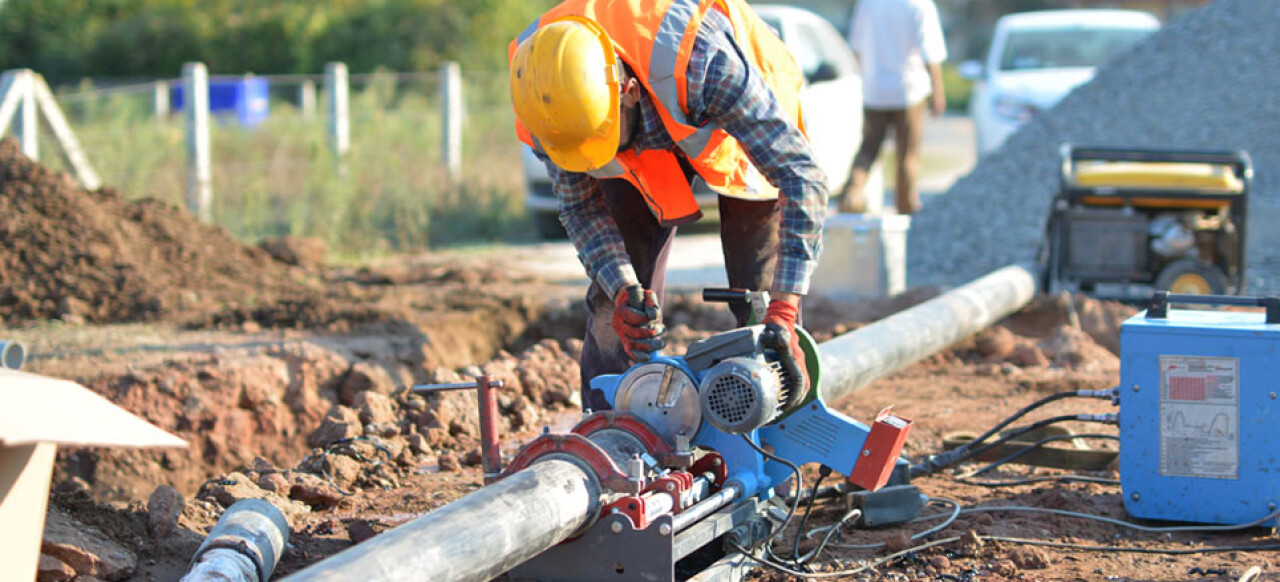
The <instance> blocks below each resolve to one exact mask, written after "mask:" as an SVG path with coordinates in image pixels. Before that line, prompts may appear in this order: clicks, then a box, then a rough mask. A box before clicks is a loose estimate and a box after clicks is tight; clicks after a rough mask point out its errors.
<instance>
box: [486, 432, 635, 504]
mask: <svg viewBox="0 0 1280 582" xmlns="http://www.w3.org/2000/svg"><path fill="white" fill-rule="evenodd" d="M554 453H559V454H562V455H565V456H569V457H573V458H575V459H578V460H580V461H582V462H583V463H584V464H586V465H587V466H588V467H590V469H591V470H592V471H593V472H595V474H596V478H597V479H599V480H600V484H601V485H602V486H604V487H605V488H606V489H608V490H610V491H614V492H617V493H623V494H627V495H636V494H638V493H640V490H641V486H640V483H639V482H638V481H632V480H630V479H627V476H626V474H625V473H623V472H622V470H621V469H619V468H618V465H616V464H615V463H614V462H613V459H611V458H609V455H608V453H605V452H604V449H602V448H600V445H597V444H595V443H593V442H591V441H589V440H587V437H584V436H582V435H580V434H574V433H567V434H544V435H542V436H540V437H538V438H536V439H534V440H533V441H532V442H530V443H529V444H527V445H525V446H524V448H522V449H520V452H518V453H516V456H515V458H513V459H511V463H509V464H508V465H507V468H506V470H505V471H503V472H502V475H501V476H499V479H501V478H503V477H506V476H507V475H510V474H512V473H515V472H516V471H520V470H523V469H525V468H526V467H528V466H529V465H532V464H533V463H534V462H535V461H537V460H538V458H539V457H542V456H545V455H549V454H554Z"/></svg>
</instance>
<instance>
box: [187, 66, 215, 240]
mask: <svg viewBox="0 0 1280 582" xmlns="http://www.w3.org/2000/svg"><path fill="white" fill-rule="evenodd" d="M182 99H183V101H184V103H183V107H184V108H185V109H186V125H187V208H188V209H189V210H190V211H191V213H192V214H195V215H196V217H197V218H198V219H199V220H200V222H211V221H212V220H213V208H212V206H213V188H212V185H211V184H210V182H211V180H212V174H213V170H212V166H211V165H210V159H209V70H208V69H207V68H206V67H205V66H204V63H200V62H191V63H187V64H185V65H182Z"/></svg>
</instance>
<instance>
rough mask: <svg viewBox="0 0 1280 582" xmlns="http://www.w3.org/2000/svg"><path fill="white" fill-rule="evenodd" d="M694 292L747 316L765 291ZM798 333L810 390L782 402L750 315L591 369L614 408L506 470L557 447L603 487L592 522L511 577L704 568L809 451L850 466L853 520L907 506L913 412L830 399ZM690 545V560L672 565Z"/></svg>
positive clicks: (747, 535) (760, 512) (779, 369)
mask: <svg viewBox="0 0 1280 582" xmlns="http://www.w3.org/2000/svg"><path fill="white" fill-rule="evenodd" d="M703 297H704V299H707V300H711V301H726V302H727V301H744V302H747V303H748V304H750V306H751V307H752V310H753V313H754V314H755V315H756V319H757V320H759V319H761V318H763V312H764V309H765V305H767V303H768V299H767V295H765V294H764V293H759V292H747V291H737V290H710V289H709V290H706V291H704V294H703ZM797 332H798V333H800V334H801V338H802V339H801V345H802V348H803V349H804V351H805V352H806V354H807V356H808V357H807V358H806V363H807V365H808V371H809V380H810V386H812V387H813V388H812V389H811V390H809V392H808V395H807V396H805V397H804V398H803V400H801V401H800V402H791V403H790V406H787V404H788V399H790V398H791V395H789V394H788V389H787V386H788V385H789V383H788V378H787V374H788V372H787V368H786V367H785V366H784V365H782V364H781V363H780V362H779V354H778V353H777V350H776V349H775V348H771V347H770V345H771V342H770V341H768V338H767V337H766V334H768V333H769V331H768V330H767V329H766V328H765V326H760V325H755V326H749V327H745V328H740V329H736V330H732V331H728V332H724V333H721V334H718V335H715V336H712V337H710V338H707V339H705V340H702V341H699V342H695V343H694V344H692V345H691V346H690V347H689V349H688V350H687V352H686V353H685V355H684V356H682V357H670V356H661V355H659V356H655V357H653V358H651V359H650V360H649V361H648V362H643V363H639V364H636V365H635V366H633V367H631V368H630V369H629V370H627V371H626V372H625V373H623V374H619V375H605V376H600V377H597V378H595V379H593V380H592V382H591V387H592V389H594V390H599V391H600V392H601V393H603V394H604V395H605V397H606V399H607V400H608V401H609V402H610V403H611V404H612V406H613V409H612V410H610V411H606V412H596V413H594V414H591V415H588V416H586V417H585V418H584V420H583V421H582V422H580V423H579V424H578V425H577V426H576V427H575V428H574V429H573V430H572V432H570V433H567V434H564V433H561V434H554V433H548V434H544V435H542V436H541V437H539V438H538V439H535V440H534V441H532V442H530V443H528V444H527V445H526V446H525V447H524V448H522V449H521V450H520V452H519V453H517V455H516V456H515V458H514V459H513V460H512V461H511V463H510V464H509V465H508V466H507V468H506V470H505V471H504V472H503V475H510V474H513V473H515V472H517V471H520V470H521V469H523V468H525V467H528V466H530V465H532V464H533V463H535V462H538V461H541V460H546V459H560V460H566V461H570V462H573V463H575V464H578V465H580V466H582V467H585V468H586V469H587V470H585V471H584V472H585V473H587V474H589V475H592V476H594V478H595V479H597V480H598V482H599V485H600V489H601V490H603V491H611V492H612V493H611V494H610V495H607V496H605V498H604V499H603V500H602V501H601V507H599V508H598V509H599V511H598V512H596V515H597V516H598V517H596V518H595V519H594V520H593V523H592V524H591V525H590V526H589V527H587V528H586V529H585V530H584V531H582V532H581V533H580V534H579V535H577V536H576V537H575V538H574V539H571V540H569V541H567V542H565V543H563V544H560V545H558V546H555V547H553V548H551V549H550V550H548V551H546V552H543V553H541V554H539V555H538V556H536V557H534V558H533V559H531V560H529V561H528V562H525V563H524V564H522V565H520V566H518V567H517V568H515V569H513V570H511V571H510V572H509V573H508V574H507V576H508V579H510V580H559V581H564V580H583V581H586V580H604V579H609V580H675V579H677V576H679V579H683V578H684V576H683V575H679V574H677V571H678V570H681V569H682V567H683V568H689V567H692V568H693V569H694V571H701V572H703V573H704V574H705V573H706V570H710V569H711V568H708V567H707V564H712V563H714V562H715V561H716V560H719V559H720V558H721V557H722V556H724V555H725V554H726V551H725V550H726V549H729V548H732V547H733V546H736V547H738V548H755V547H759V546H762V545H764V544H767V541H768V540H769V539H771V538H772V537H773V535H774V532H777V531H778V529H779V528H780V527H781V526H780V524H781V523H782V522H784V521H785V515H786V513H787V512H786V510H785V509H783V505H784V504H782V503H780V502H779V501H780V496H779V495H778V492H777V491H776V488H777V487H778V486H779V485H780V484H782V483H783V482H784V481H785V480H786V479H788V478H789V477H791V476H792V474H793V472H794V471H796V470H797V469H796V467H799V466H802V465H804V464H806V463H819V464H821V465H823V466H825V467H827V468H829V469H831V470H833V471H835V472H838V473H840V474H842V475H845V476H847V477H848V483H849V486H848V487H847V489H848V490H849V491H853V493H849V494H848V497H847V501H849V503H851V504H855V505H858V506H859V507H860V508H861V509H862V516H863V517H862V521H860V522H859V523H860V524H861V525H864V526H870V525H887V524H889V523H899V522H904V521H908V520H910V519H912V518H914V517H916V515H918V514H919V510H920V508H921V507H922V506H923V498H922V497H921V495H920V492H919V490H918V489H917V488H916V487H914V486H911V485H909V484H907V483H906V480H907V473H908V466H907V463H906V462H905V461H904V460H901V459H899V455H900V453H901V450H902V445H903V443H904V442H905V440H906V436H907V432H908V430H909V428H910V422H909V421H906V420H904V419H901V418H899V417H896V416H893V415H892V414H889V413H887V411H886V412H885V413H882V414H881V415H879V416H878V417H877V419H876V421H875V422H874V423H873V424H872V425H871V426H868V425H866V424H863V423H861V422H858V421H855V420H853V419H850V418H848V417H846V416H844V415H842V414H840V413H839V412H836V411H834V410H831V409H829V408H827V406H826V404H825V403H824V402H823V401H822V400H821V398H819V397H818V393H819V390H818V389H817V386H818V381H819V379H820V371H819V369H818V366H819V358H818V354H817V349H816V347H817V346H816V344H815V343H814V342H813V340H812V338H810V337H809V336H808V334H807V333H805V332H804V330H802V329H800V328H797ZM774 345H776V343H775V344H774ZM784 345H785V344H784ZM886 485H887V486H886ZM794 494H795V495H799V494H800V492H799V491H796V492H794ZM706 550H711V551H710V552H707V551H706ZM695 552H697V554H696V555H694V554H695ZM708 553H710V554H712V555H711V556H709V557H708V556H705V555H704V554H708ZM690 556H692V557H691V558H690V559H691V560H693V561H697V562H700V564H699V565H697V566H682V567H678V566H677V563H678V562H680V561H681V560H682V559H684V558H686V557H690ZM704 569H706V570H704ZM699 579H703V578H699ZM708 579H717V578H715V577H713V578H708Z"/></svg>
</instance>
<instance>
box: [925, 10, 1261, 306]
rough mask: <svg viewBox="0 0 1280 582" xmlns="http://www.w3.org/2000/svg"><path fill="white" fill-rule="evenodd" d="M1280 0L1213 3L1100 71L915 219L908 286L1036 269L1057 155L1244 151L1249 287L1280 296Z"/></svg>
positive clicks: (1053, 188) (953, 282) (1054, 182)
mask: <svg viewBox="0 0 1280 582" xmlns="http://www.w3.org/2000/svg"><path fill="white" fill-rule="evenodd" d="M1277 55H1280V2H1275V1H1274V0H1218V1H1217V2H1214V3H1212V4H1209V5H1206V6H1204V7H1202V8H1200V9H1198V10H1196V11H1193V12H1191V13H1188V14H1186V15H1184V16H1182V17H1181V18H1178V19H1176V20H1174V21H1172V22H1170V23H1168V24H1167V25H1166V26H1165V27H1164V29H1163V30H1161V31H1160V32H1158V33H1156V34H1154V35H1153V36H1152V37H1151V38H1150V39H1148V40H1147V41H1146V42H1144V43H1142V44H1141V45H1139V46H1137V47H1135V48H1134V49H1133V50H1132V51H1130V52H1128V53H1126V54H1124V55H1122V56H1120V57H1118V58H1117V59H1115V60H1114V61H1112V62H1111V63H1109V64H1107V65H1105V66H1103V67H1101V68H1099V69H1098V72H1097V75H1096V76H1095V77H1094V79H1093V81H1092V82H1090V83H1088V84H1087V85H1084V86H1082V87H1079V88H1078V89H1076V90H1075V91H1074V92H1072V93H1071V94H1070V95H1068V96H1067V97H1066V98H1065V99H1063V100H1062V102H1061V103H1059V104H1058V106H1057V107H1055V108H1054V109H1052V110H1051V111H1049V112H1046V113H1045V114H1044V115H1041V116H1040V117H1039V118H1038V119H1036V120H1035V121H1033V122H1031V123H1029V124H1027V125H1026V126H1024V128H1023V129H1022V130H1021V131H1019V132H1018V133H1016V134H1014V135H1013V136H1012V137H1010V138H1009V140H1008V141H1006V142H1005V144H1004V146H1002V147H1001V148H1000V149H998V150H996V151H994V152H992V153H991V154H989V155H988V156H987V157H984V158H983V159H981V160H980V161H979V163H978V164H977V166H976V167H975V168H974V170H973V172H971V173H970V174H969V175H968V176H966V177H964V178H962V179H960V180H959V181H958V182H956V184H955V185H954V186H953V187H952V188H951V190H949V191H948V192H947V193H946V195H945V196H940V197H938V198H937V199H935V200H931V201H929V204H928V205H926V206H925V208H924V209H923V210H922V211H921V212H919V213H917V214H916V215H915V216H913V218H912V224H911V230H910V234H909V235H908V237H909V238H908V246H907V248H908V249H909V253H910V255H909V261H908V263H909V264H908V277H907V280H908V282H909V283H910V284H911V285H958V284H962V283H965V282H967V281H970V280H972V279H974V278H977V277H980V276H982V275H983V274H986V273H988V272H990V271H992V270H994V269H997V268H999V267H1002V266H1004V265H1007V264H1010V263H1015V262H1022V261H1028V260H1032V259H1033V258H1034V257H1035V253H1036V249H1037V246H1038V245H1039V244H1040V241H1041V239H1042V238H1043V234H1044V219H1045V216H1046V214H1047V212H1048V210H1049V202H1050V199H1051V198H1052V197H1053V195H1054V194H1055V192H1056V191H1057V187H1058V172H1059V169H1058V168H1059V154H1058V151H1059V146H1060V145H1061V144H1063V143H1066V142H1071V143H1075V144H1082V145H1096V146H1114V147H1138V148H1144V147H1145V148H1187V149H1227V150H1234V149H1243V150H1245V151H1247V152H1249V155H1250V156H1251V157H1252V159H1253V164H1254V178H1255V179H1254V189H1253V192H1252V198H1251V201H1250V204H1251V207H1250V217H1249V227H1248V228H1249V240H1248V243H1247V244H1248V251H1247V252H1248V253H1249V258H1248V271H1247V275H1248V289H1247V291H1248V292H1249V293H1251V294H1258V293H1277V292H1280V253H1277V252H1276V248H1277V243H1278V242H1280V228H1278V227H1277V226H1276V225H1277V224H1278V223H1277V220H1280V175H1278V174H1277V171H1278V170H1280V60H1278V59H1280V57H1277Z"/></svg>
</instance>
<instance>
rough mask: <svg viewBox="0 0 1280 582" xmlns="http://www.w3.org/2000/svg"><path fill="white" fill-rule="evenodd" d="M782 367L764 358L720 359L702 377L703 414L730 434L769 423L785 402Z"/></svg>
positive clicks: (745, 431) (740, 432)
mask: <svg viewBox="0 0 1280 582" xmlns="http://www.w3.org/2000/svg"><path fill="white" fill-rule="evenodd" d="M782 380H783V379H782V370H781V366H780V365H779V364H778V363H776V362H769V361H766V360H765V359H764V358H763V357H754V358H753V357H735V358H728V359H725V360H722V361H720V362H719V363H717V364H716V365H714V366H712V367H711V368H710V369H708V370H707V371H706V373H705V374H703V376H702V382H701V385H700V387H699V392H700V393H701V401H702V415H703V417H704V418H706V419H707V422H710V423H711V426H714V427H716V428H717V429H719V430H721V431H724V432H727V433H729V434H743V433H747V432H751V431H753V430H755V429H757V428H760V427H762V426H764V425H766V424H769V422H770V421H772V420H773V419H774V418H777V416H778V414H779V413H780V412H781V411H782V403H784V402H786V394H785V390H784V388H783V381H782Z"/></svg>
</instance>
